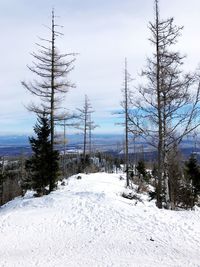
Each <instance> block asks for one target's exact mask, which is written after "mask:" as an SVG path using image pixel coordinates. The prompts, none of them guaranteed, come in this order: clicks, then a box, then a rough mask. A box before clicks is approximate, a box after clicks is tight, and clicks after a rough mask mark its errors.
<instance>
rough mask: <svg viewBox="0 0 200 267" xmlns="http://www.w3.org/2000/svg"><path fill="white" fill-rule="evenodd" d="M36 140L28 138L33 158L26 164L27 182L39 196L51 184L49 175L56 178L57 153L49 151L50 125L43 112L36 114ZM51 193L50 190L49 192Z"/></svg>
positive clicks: (57, 168) (57, 167) (57, 166)
mask: <svg viewBox="0 0 200 267" xmlns="http://www.w3.org/2000/svg"><path fill="white" fill-rule="evenodd" d="M34 131H35V133H36V138H35V137H31V138H29V141H30V144H31V147H32V151H33V156H32V157H31V159H29V160H27V162H26V169H27V171H28V174H29V175H28V180H29V181H30V180H31V187H32V189H34V190H36V191H37V194H38V195H40V194H42V193H43V192H44V189H45V187H46V186H47V185H49V184H50V182H51V175H53V176H54V177H58V170H59V165H58V160H59V153H58V151H57V150H53V151H52V149H51V141H50V133H51V130H50V124H49V119H48V117H47V115H46V114H45V112H43V114H42V115H39V114H38V118H37V123H36V125H35V127H34ZM50 191H51V190H50Z"/></svg>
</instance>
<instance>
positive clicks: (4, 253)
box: [0, 173, 200, 267]
mask: <svg viewBox="0 0 200 267" xmlns="http://www.w3.org/2000/svg"><path fill="white" fill-rule="evenodd" d="M81 176H82V179H81V180H77V179H76V177H75V176H74V177H72V178H70V179H69V180H67V181H66V183H67V185H66V186H60V187H59V190H57V191H55V192H53V193H51V194H50V195H48V196H44V197H42V198H33V197H31V194H27V195H26V196H25V197H24V198H17V199H15V200H13V201H11V202H9V203H7V204H6V205H4V206H3V207H2V208H1V209H0V266H1V267H5V266H6V267H7V266H9V267H10V266H12V267H17V266H20V267H31V266H41V267H54V266H55V267H71V266H73V267H76V266H78V267H79V266H87V267H88V266H89V267H96V266H99V267H100V266H106V267H108V266H109V267H110V266H120V267H122V266H124V267H127V266H132V267H151V266H152V267H158V266H159V267H163V266H169V267H173V266H176V267H178V266H180V267H190V266H191V267H197V266H198V267H199V266H200V253H199V252H200V227H199V225H200V209H196V210H195V211H179V212H175V211H167V210H158V209H157V208H156V207H155V204H154V203H153V202H148V201H147V200H145V198H146V199H147V196H145V195H144V196H143V202H138V203H137V204H136V201H135V200H128V199H125V198H122V197H121V193H122V191H123V190H124V183H125V181H124V180H119V175H118V174H105V173H96V174H90V175H84V174H83V175H81Z"/></svg>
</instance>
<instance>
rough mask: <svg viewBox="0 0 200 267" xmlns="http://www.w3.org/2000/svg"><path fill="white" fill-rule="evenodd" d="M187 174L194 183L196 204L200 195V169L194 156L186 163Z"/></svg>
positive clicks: (193, 189) (193, 190) (193, 191)
mask: <svg viewBox="0 0 200 267" xmlns="http://www.w3.org/2000/svg"><path fill="white" fill-rule="evenodd" d="M185 165H186V174H187V176H188V178H189V179H190V181H191V183H192V194H193V198H194V202H195V201H196V200H197V196H198V195H199V194H200V169H199V165H198V162H197V159H196V157H195V156H194V154H192V155H191V156H190V158H189V160H188V162H186V164H185Z"/></svg>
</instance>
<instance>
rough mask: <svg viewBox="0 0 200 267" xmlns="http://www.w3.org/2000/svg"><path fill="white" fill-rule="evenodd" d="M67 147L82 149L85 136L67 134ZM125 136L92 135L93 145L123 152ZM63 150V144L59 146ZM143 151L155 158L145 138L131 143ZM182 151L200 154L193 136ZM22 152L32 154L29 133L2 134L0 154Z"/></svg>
mask: <svg viewBox="0 0 200 267" xmlns="http://www.w3.org/2000/svg"><path fill="white" fill-rule="evenodd" d="M67 140H68V143H67V149H68V150H70V151H72V150H81V149H82V147H83V136H82V135H79V134H70V135H68V136H67ZM123 143H124V136H123V135H120V134H94V135H93V136H92V147H93V150H95V151H103V152H110V153H114V154H121V155H122V154H123V151H124V149H123V147H124V145H123ZM59 149H60V150H62V149H63V146H62V144H61V145H60V146H59ZM134 151H136V152H137V153H143V154H144V155H146V157H147V158H148V157H152V158H155V149H153V148H152V147H151V146H149V145H148V144H147V143H146V142H145V141H144V140H143V139H140V140H138V141H137V142H136V143H135V144H133V143H132V144H130V149H129V152H130V154H134ZM181 151H182V154H183V155H184V156H185V157H188V156H189V155H190V154H191V153H192V152H196V153H197V154H200V149H199V148H198V147H196V146H195V144H194V140H193V138H187V139H185V140H184V141H183V142H182V144H181ZM20 154H24V155H29V154H31V147H30V144H29V140H28V136H27V135H0V156H17V155H20Z"/></svg>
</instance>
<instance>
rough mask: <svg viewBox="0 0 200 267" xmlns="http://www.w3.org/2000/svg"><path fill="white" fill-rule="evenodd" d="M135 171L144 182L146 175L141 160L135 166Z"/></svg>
mask: <svg viewBox="0 0 200 267" xmlns="http://www.w3.org/2000/svg"><path fill="white" fill-rule="evenodd" d="M136 169H137V171H138V173H139V176H141V175H142V177H143V178H144V180H145V179H146V176H147V173H146V169H145V164H144V161H143V160H140V161H138V165H137V166H136Z"/></svg>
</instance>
